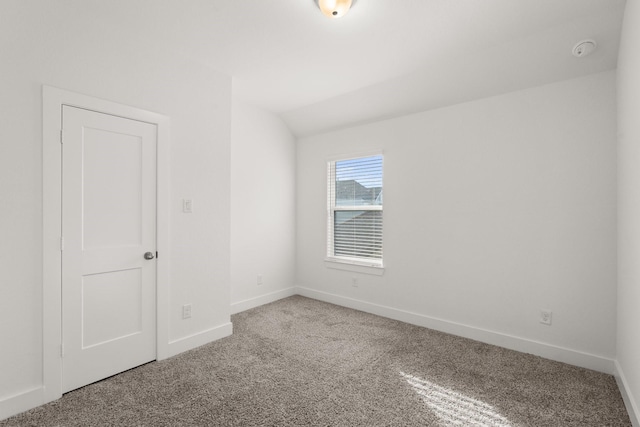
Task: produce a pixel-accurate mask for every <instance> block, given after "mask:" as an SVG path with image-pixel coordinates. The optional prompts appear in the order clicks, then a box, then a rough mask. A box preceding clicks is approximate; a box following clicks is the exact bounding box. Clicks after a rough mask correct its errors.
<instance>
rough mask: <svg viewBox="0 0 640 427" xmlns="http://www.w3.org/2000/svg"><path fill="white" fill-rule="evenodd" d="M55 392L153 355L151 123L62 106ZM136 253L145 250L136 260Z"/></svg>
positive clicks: (153, 142)
mask: <svg viewBox="0 0 640 427" xmlns="http://www.w3.org/2000/svg"><path fill="white" fill-rule="evenodd" d="M62 117H63V145H62V153H63V154H62V171H63V172H62V194H63V196H62V234H63V251H62V341H63V358H62V372H63V375H62V376H63V379H62V391H63V392H67V391H70V390H73V389H76V388H78V387H82V386H84V385H86V384H90V383H92V382H95V381H98V380H100V379H103V378H106V377H108V376H111V375H114V374H117V373H119V372H122V371H125V370H127V369H130V368H133V367H135V366H138V365H141V364H143V363H146V362H149V361H151V360H155V358H156V320H155V319H156V303H155V301H156V260H155V258H153V259H146V258H150V257H151V256H152V255H153V256H155V255H156V145H157V134H156V132H157V129H156V126H155V125H153V124H149V123H144V122H140V121H136V120H131V119H126V118H122V117H116V116H112V115H109V114H103V113H98V112H94V111H89V110H84V109H80V108H74V107H69V106H64V107H63V111H62ZM145 253H148V254H147V255H146V257H145Z"/></svg>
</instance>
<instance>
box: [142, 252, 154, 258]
mask: <svg viewBox="0 0 640 427" xmlns="http://www.w3.org/2000/svg"><path fill="white" fill-rule="evenodd" d="M153 258H154V256H153V253H152V252H147V253H145V254H144V259H153Z"/></svg>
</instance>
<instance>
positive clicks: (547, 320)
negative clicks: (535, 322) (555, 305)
mask: <svg viewBox="0 0 640 427" xmlns="http://www.w3.org/2000/svg"><path fill="white" fill-rule="evenodd" d="M552 314H553V313H552V312H551V310H547V309H542V310H540V323H542V324H543V325H551V317H552Z"/></svg>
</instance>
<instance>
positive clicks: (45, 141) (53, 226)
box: [42, 85, 170, 403]
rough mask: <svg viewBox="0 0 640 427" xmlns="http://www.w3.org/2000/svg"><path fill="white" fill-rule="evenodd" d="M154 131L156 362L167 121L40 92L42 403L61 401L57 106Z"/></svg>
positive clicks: (164, 328)
mask: <svg viewBox="0 0 640 427" xmlns="http://www.w3.org/2000/svg"><path fill="white" fill-rule="evenodd" d="M63 105H68V106H72V107H77V108H84V109H87V110H92V111H96V112H100V113H106V114H111V115H114V116H120V117H125V118H130V119H134V120H139V121H143V122H147V123H151V124H155V125H156V126H157V169H156V174H157V181H156V185H157V199H156V204H157V207H156V215H157V222H156V227H157V229H156V230H157V231H156V233H157V241H156V245H157V251H158V255H159V256H158V258H157V265H156V268H157V274H156V358H157V360H162V359H166V358H167V357H169V194H170V192H169V191H170V179H169V154H170V153H169V141H170V139H169V130H170V119H169V117H167V116H164V115H161V114H158V113H154V112H151V111H146V110H142V109H139V108H136V107H131V106H127V105H123V104H118V103H116V102H112V101H106V100H102V99H98V98H94V97H91V96H87V95H82V94H79V93H75V92H70V91H66V90H62V89H58V88H54V87H51V86H46V85H44V86H43V87H42V194H43V196H42V217H43V223H42V228H43V230H42V231H43V241H42V281H43V283H42V285H43V286H42V362H43V363H42V377H43V378H42V383H43V389H44V390H43V391H44V393H43V397H44V403H47V402H51V401H52V400H56V399H58V398H60V397H61V396H62V253H61V237H62V144H61V141H62V106H63Z"/></svg>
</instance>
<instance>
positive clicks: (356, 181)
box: [327, 155, 383, 265]
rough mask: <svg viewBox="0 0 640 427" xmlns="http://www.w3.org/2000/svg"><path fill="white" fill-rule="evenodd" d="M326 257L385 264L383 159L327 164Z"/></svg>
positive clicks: (349, 160) (373, 158)
mask: <svg viewBox="0 0 640 427" xmlns="http://www.w3.org/2000/svg"><path fill="white" fill-rule="evenodd" d="M327 170H328V177H327V183H328V189H327V190H328V218H327V236H328V241H327V255H328V256H329V257H334V258H341V259H344V260H354V261H368V262H370V263H373V264H380V265H381V264H382V230H383V220H382V218H383V215H382V212H383V209H382V206H383V204H382V194H383V193H382V189H383V186H382V177H383V158H382V156H381V155H380V156H371V157H360V158H355V159H345V160H338V161H331V162H329V164H328V169H327Z"/></svg>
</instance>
